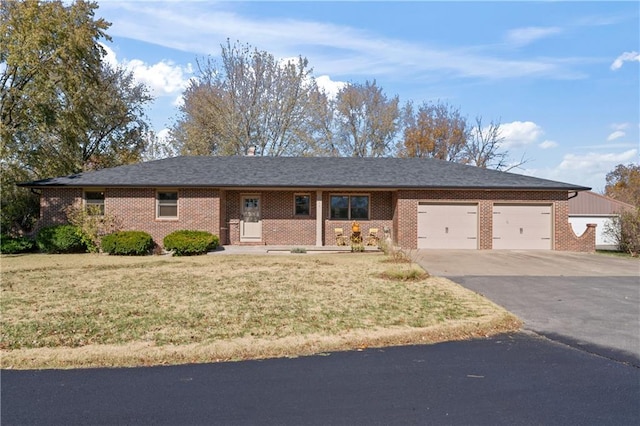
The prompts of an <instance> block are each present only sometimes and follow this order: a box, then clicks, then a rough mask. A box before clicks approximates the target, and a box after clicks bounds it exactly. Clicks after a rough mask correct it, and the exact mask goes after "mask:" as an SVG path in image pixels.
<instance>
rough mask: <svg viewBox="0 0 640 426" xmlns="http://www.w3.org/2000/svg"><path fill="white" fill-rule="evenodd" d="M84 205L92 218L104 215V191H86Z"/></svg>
mask: <svg viewBox="0 0 640 426" xmlns="http://www.w3.org/2000/svg"><path fill="white" fill-rule="evenodd" d="M84 205H85V208H86V209H87V213H88V214H89V215H92V216H103V215H104V191H85V192H84Z"/></svg>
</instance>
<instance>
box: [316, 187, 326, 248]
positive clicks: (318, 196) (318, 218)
mask: <svg viewBox="0 0 640 426" xmlns="http://www.w3.org/2000/svg"><path fill="white" fill-rule="evenodd" d="M322 219H323V218H322V191H316V247H322V246H323V245H324V244H322Z"/></svg>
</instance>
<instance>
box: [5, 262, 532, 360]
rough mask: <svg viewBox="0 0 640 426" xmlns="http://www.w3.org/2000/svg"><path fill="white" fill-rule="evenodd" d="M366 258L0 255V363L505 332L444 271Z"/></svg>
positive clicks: (510, 323)
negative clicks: (407, 272) (399, 272)
mask: <svg viewBox="0 0 640 426" xmlns="http://www.w3.org/2000/svg"><path fill="white" fill-rule="evenodd" d="M382 260H384V257H383V256H381V255H376V254H332V255H329V254H327V255H314V256H291V255H265V256H249V255H242V256H216V255H213V256H200V257H189V258H172V257H157V256H150V257H142V258H128V257H112V256H104V255H91V254H85V255H21V256H3V257H2V258H1V262H2V286H1V290H2V293H1V297H0V310H1V312H2V318H1V321H0V324H1V326H2V334H1V337H0V350H1V351H2V352H1V355H2V366H3V368H55V367H77V366H103V365H106V366H118V365H126V366H131V365H150V364H165V363H171V364H174V363H182V362H210V361H216V360H230V359H247V358H263V357H273V356H295V355H300V354H311V353H317V352H322V351H327V350H343V349H354V348H357V347H361V346H384V345H389V344H407V343H416V342H435V341H443V340H450V339H458V338H468V337H472V336H478V335H488V334H493V333H496V332H503V331H508V330H513V329H516V328H518V327H519V322H518V321H517V319H515V318H514V317H513V316H511V315H510V314H508V313H507V312H505V311H504V310H502V309H501V308H499V307H497V306H496V305H494V304H492V303H491V302H489V301H487V300H486V299H484V298H482V297H480V296H479V295H477V294H475V293H473V292H470V291H467V290H465V289H463V288H462V287H460V286H458V285H456V284H454V283H452V282H451V281H448V280H446V279H443V278H437V277H430V278H427V279H423V280H416V281H403V280H402V279H394V278H393V277H389V276H386V277H385V278H383V274H385V273H388V270H389V265H388V264H384V263H383V262H382Z"/></svg>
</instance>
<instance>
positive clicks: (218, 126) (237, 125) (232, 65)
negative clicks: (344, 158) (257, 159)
mask: <svg viewBox="0 0 640 426" xmlns="http://www.w3.org/2000/svg"><path fill="white" fill-rule="evenodd" d="M198 69H199V75H198V78H197V79H195V80H194V81H192V82H191V84H190V86H189V87H188V88H187V90H186V91H185V93H184V105H183V107H182V108H181V116H180V117H179V119H178V122H177V123H176V125H175V126H174V128H173V130H172V134H173V137H174V138H175V139H176V140H177V141H178V143H179V144H180V145H181V148H182V152H183V153H186V154H200V155H203V154H216V155H242V154H244V153H246V152H247V150H248V149H249V148H250V147H256V148H257V152H256V153H257V154H258V155H270V156H280V155H305V154H306V153H308V152H309V151H312V150H313V149H314V147H313V145H312V143H311V141H312V137H311V134H312V133H313V128H312V126H311V119H312V117H313V114H312V113H310V110H311V108H312V106H313V101H314V100H315V99H316V98H317V96H318V93H317V92H318V88H317V85H316V82H315V80H314V79H313V78H312V76H311V69H310V68H309V67H308V61H307V59H305V58H302V57H298V58H295V59H289V60H282V61H278V60H276V59H275V58H274V57H273V55H271V54H269V53H267V52H264V51H258V50H257V49H255V48H252V47H251V46H249V45H240V44H238V43H236V44H233V45H232V44H231V43H230V42H229V41H227V44H226V45H223V46H222V64H221V66H217V65H216V64H215V63H214V62H213V61H212V60H210V59H209V60H206V61H202V62H199V63H198Z"/></svg>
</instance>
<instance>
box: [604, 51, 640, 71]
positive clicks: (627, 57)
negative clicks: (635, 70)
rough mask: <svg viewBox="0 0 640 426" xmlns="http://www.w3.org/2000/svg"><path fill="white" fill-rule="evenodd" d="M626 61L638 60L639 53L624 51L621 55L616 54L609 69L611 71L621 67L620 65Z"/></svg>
mask: <svg viewBox="0 0 640 426" xmlns="http://www.w3.org/2000/svg"><path fill="white" fill-rule="evenodd" d="M627 61H633V62H640V53H638V52H636V51H633V52H624V53H623V54H622V55H620V56H618V57H617V58H616V60H615V61H613V63H612V64H611V69H612V70H613V71H617V70H619V69H620V68H622V65H623V64H624V63H625V62H627Z"/></svg>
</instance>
